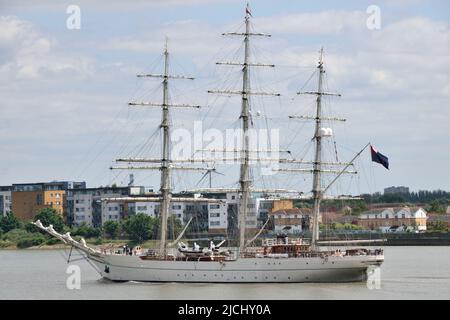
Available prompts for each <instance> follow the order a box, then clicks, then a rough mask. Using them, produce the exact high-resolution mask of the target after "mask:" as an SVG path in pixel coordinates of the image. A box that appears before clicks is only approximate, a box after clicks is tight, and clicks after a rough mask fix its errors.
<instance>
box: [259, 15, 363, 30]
mask: <svg viewBox="0 0 450 320" xmlns="http://www.w3.org/2000/svg"><path fill="white" fill-rule="evenodd" d="M366 19H367V15H366V14H365V12H362V11H323V12H318V13H317V12H315V13H296V14H283V15H278V16H271V17H264V18H256V19H255V22H256V23H257V24H259V25H261V26H264V28H265V29H266V30H270V32H273V33H295V34H303V35H304V34H306V35H308V36H314V35H337V34H342V33H344V32H349V31H354V30H361V29H364V28H366Z"/></svg>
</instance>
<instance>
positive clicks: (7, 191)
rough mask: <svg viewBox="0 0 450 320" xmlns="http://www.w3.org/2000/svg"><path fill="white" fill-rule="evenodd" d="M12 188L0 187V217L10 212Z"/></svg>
mask: <svg viewBox="0 0 450 320" xmlns="http://www.w3.org/2000/svg"><path fill="white" fill-rule="evenodd" d="M11 189H12V186H0V217H1V216H4V215H6V214H7V213H8V212H11Z"/></svg>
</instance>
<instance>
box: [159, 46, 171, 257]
mask: <svg viewBox="0 0 450 320" xmlns="http://www.w3.org/2000/svg"><path fill="white" fill-rule="evenodd" d="M168 78H169V51H168V50H167V38H166V43H165V47H164V79H163V103H162V121H161V128H162V130H163V146H162V158H161V189H160V191H161V196H162V202H161V239H160V247H159V249H160V252H161V254H162V255H163V256H164V257H165V256H166V250H167V245H166V237H167V236H166V234H167V218H168V217H169V208H170V198H171V193H172V190H171V186H170V167H169V162H170V149H169V148H170V146H169V143H170V124H169V107H168V103H169V101H168V99H169V97H168V86H169V81H168Z"/></svg>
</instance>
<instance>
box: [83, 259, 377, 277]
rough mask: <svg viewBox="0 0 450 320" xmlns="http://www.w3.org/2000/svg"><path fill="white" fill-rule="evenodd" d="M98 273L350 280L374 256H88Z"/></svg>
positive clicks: (364, 272) (373, 261) (371, 262)
mask: <svg viewBox="0 0 450 320" xmlns="http://www.w3.org/2000/svg"><path fill="white" fill-rule="evenodd" d="M89 258H90V259H91V260H92V261H93V262H94V264H95V265H96V266H97V267H98V269H99V272H100V274H101V275H102V276H103V277H104V278H107V279H110V280H113V281H131V280H133V281H149V282H213V283H214V282H224V283H239V282H241V283H251V282H254V283H255V282H354V281H365V280H366V278H367V268H368V267H370V266H373V267H376V266H379V265H381V263H382V262H383V260H384V257H383V256H382V255H378V256H345V257H333V256H331V257H328V258H327V259H324V258H320V257H312V258H284V259H283V258H282V259H268V258H242V259H238V260H235V261H225V262H223V263H221V262H205V261H159V260H142V259H141V258H139V257H138V256H125V255H103V254H102V255H95V256H92V255H89Z"/></svg>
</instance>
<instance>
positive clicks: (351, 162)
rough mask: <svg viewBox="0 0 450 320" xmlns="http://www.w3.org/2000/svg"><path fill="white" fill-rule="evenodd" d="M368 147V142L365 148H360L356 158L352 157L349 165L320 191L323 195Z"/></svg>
mask: <svg viewBox="0 0 450 320" xmlns="http://www.w3.org/2000/svg"><path fill="white" fill-rule="evenodd" d="M368 146H371V144H370V142H369V143H368V144H366V145H365V147H364V148H362V149H361V151H360V152H358V153H357V154H356V156H354V157H353V159H352V160H350V161H349V163H348V164H347V165H346V166H345V167H344V169H342V171H341V172H340V173H339V174H338V175H337V176H336V177H335V178H334V179H333V181H331V183H330V184H329V185H328V187H326V188H325V189H324V190H323V191H322V193H323V194H324V193H325V192H327V191H328V189H330V187H331V186H332V185H333V183H335V182H336V180H337V179H338V178H339V177H340V176H341V175H342V174H343V173H344V172H345V170H347V168H348V167H350V166H351V165H352V164H353V161H355V159H356V158H358V157H359V156H360V155H361V153H363V151H364V150H366V149H367V147H368Z"/></svg>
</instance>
